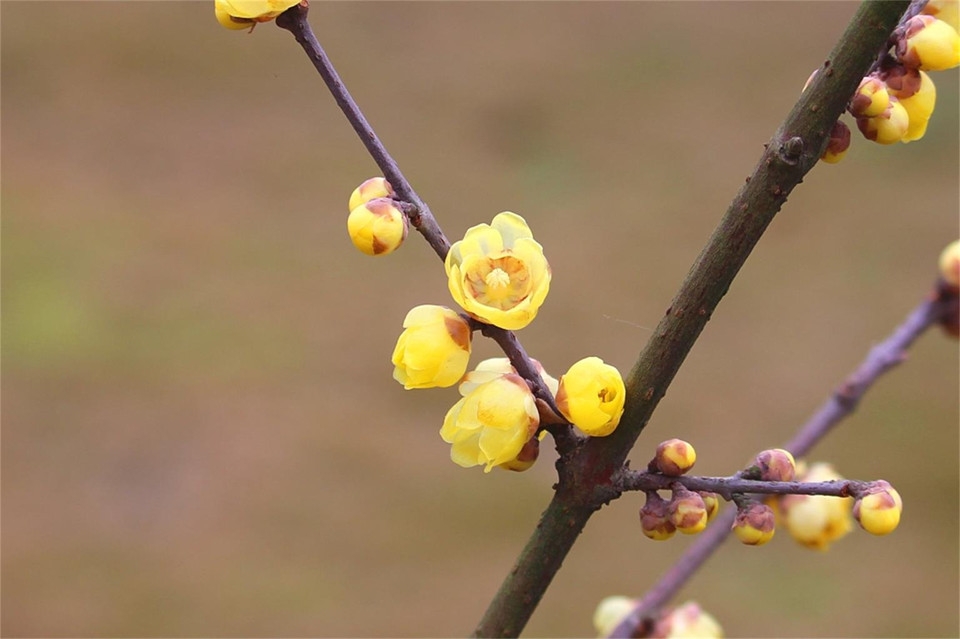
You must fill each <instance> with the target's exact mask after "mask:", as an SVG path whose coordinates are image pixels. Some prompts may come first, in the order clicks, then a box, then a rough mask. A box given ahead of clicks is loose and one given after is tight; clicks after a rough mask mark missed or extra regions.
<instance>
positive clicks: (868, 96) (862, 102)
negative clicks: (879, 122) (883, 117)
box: [850, 75, 890, 118]
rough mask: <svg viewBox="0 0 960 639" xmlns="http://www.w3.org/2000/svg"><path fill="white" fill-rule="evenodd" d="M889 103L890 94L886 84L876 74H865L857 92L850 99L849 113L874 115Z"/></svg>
mask: <svg viewBox="0 0 960 639" xmlns="http://www.w3.org/2000/svg"><path fill="white" fill-rule="evenodd" d="M889 104H890V94H889V93H888V92H887V85H886V84H884V82H883V80H881V79H880V78H878V77H876V76H872V75H871V76H867V77H865V78H864V79H863V80H861V81H860V86H859V87H858V88H857V92H856V93H854V94H853V99H852V100H851V101H850V115H852V116H853V117H855V118H859V117H868V118H872V117H876V116H878V115H880V114H881V113H883V112H884V111H885V110H886V109H887V105H889Z"/></svg>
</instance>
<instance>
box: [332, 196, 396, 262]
mask: <svg viewBox="0 0 960 639" xmlns="http://www.w3.org/2000/svg"><path fill="white" fill-rule="evenodd" d="M407 229H408V225H407V218H406V216H405V215H404V214H403V212H402V211H400V209H398V208H397V207H396V205H395V204H394V202H393V200H391V199H389V198H383V197H381V198H374V199H372V200H370V201H369V202H364V203H363V204H361V205H360V206H358V207H357V208H355V209H353V210H352V211H350V216H349V217H348V218H347V232H348V233H349V234H350V240H351V241H352V242H353V245H354V246H356V247H357V248H358V249H360V250H361V251H362V252H364V253H366V254H367V255H387V254H388V253H392V252H393V251H395V250H397V248H399V246H400V245H401V244H402V243H403V240H404V239H406V237H407Z"/></svg>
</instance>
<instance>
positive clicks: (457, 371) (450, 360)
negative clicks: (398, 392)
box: [391, 304, 472, 390]
mask: <svg viewBox="0 0 960 639" xmlns="http://www.w3.org/2000/svg"><path fill="white" fill-rule="evenodd" d="M403 328H404V331H403V333H401V334H400V338H399V339H398V340H397V346H396V348H394V349H393V357H392V358H391V361H392V362H393V366H394V369H393V378H394V379H395V380H397V381H398V382H400V383H401V384H403V387H404V388H406V389H408V390H409V389H411V388H435V387H440V388H446V387H448V386H453V385H454V384H456V383H457V382H458V381H460V378H461V377H463V374H464V373H466V371H467V363H468V362H469V360H470V340H471V337H472V334H471V331H470V325H469V324H468V323H467V321H466V320H465V319H463V318H462V317H460V316H459V315H458V314H457V313H456V312H454V311H452V310H450V309H449V308H446V307H444V306H434V305H432V304H424V305H422V306H416V307H414V308H413V309H411V310H410V312H409V313H407V316H406V318H404V320H403Z"/></svg>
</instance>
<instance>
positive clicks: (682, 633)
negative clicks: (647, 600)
mask: <svg viewBox="0 0 960 639" xmlns="http://www.w3.org/2000/svg"><path fill="white" fill-rule="evenodd" d="M645 636H650V637H664V639H722V638H723V628H721V627H720V624H719V623H718V622H717V620H716V619H714V618H713V616H712V615H710V614H709V613H707V612H705V611H704V610H703V609H702V608H701V607H700V605H699V604H697V603H696V602H693V601H688V602H687V603H685V604H683V605H682V606H677V607H676V608H674V609H672V610H668V611H667V612H666V613H664V614H663V615H662V616H661V617H660V619H658V620H657V623H656V626H655V627H654V630H653V632H652V633H651V634H650V635H645Z"/></svg>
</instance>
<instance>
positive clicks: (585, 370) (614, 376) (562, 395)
mask: <svg viewBox="0 0 960 639" xmlns="http://www.w3.org/2000/svg"><path fill="white" fill-rule="evenodd" d="M626 394H627V391H626V388H624V384H623V378H622V377H621V376H620V371H618V370H617V369H616V368H614V367H613V366H610V365H609V364H604V362H603V360H602V359H600V358H599V357H587V358H584V359H582V360H580V361H579V362H577V363H576V364H574V365H573V366H571V367H570V370H568V371H567V374H566V375H564V376H563V377H561V378H560V389H559V390H558V391H557V408H559V409H560V412H562V413H563V416H564V417H566V418H567V419H569V420H570V423H572V424H573V425H574V426H576V427H577V428H579V429H580V430H582V431H583V432H585V433H586V434H587V435H592V436H594V437H605V436H606V435H609V434H610V433H612V432H613V431H614V430H615V429H616V428H617V424H619V423H620V417H621V416H622V415H623V403H624V400H625V399H626Z"/></svg>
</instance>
